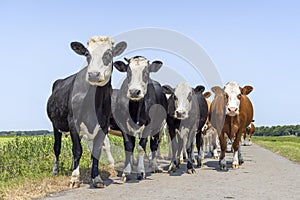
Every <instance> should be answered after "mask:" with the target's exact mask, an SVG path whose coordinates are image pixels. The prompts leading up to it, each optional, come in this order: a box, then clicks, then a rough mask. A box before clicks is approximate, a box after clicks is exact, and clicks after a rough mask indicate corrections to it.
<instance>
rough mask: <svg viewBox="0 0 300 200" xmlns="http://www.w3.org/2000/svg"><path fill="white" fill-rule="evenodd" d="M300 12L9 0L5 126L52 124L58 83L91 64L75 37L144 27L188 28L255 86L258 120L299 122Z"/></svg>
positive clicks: (284, 5)
mask: <svg viewBox="0 0 300 200" xmlns="http://www.w3.org/2000/svg"><path fill="white" fill-rule="evenodd" d="M299 19H300V3H299V2H297V1H263V2H262V1H248V2H245V1H243V2H241V1H230V0H229V1H226V2H225V1H209V2H208V1H189V2H184V3H183V2H182V1H181V3H175V2H174V1H155V0H154V1H145V2H143V1H120V2H118V1H107V2H99V1H65V2H62V1H47V2H46V1H13V0H11V1H6V0H4V1H1V2H0V24H1V37H0V44H1V48H0V57H1V63H0V91H1V98H0V110H1V115H0V130H36V129H49V130H51V129H52V128H51V123H50V121H49V120H48V118H47V115H46V102H47V98H48V97H49V95H50V93H51V87H52V83H53V81H55V80H56V79H58V78H62V77H66V76H68V75H70V74H72V73H74V72H76V71H78V69H79V68H80V67H82V65H83V63H84V59H83V58H82V57H79V56H77V55H76V54H75V53H74V52H73V51H72V50H71V49H70V47H69V44H70V42H71V41H75V40H77V41H81V42H83V43H86V41H87V39H88V38H89V37H91V36H94V35H108V36H114V35H118V34H120V33H122V32H124V31H130V30H133V29H139V28H144V27H156V28H162V29H169V30H174V31H177V32H179V33H181V34H183V35H186V36H187V37H189V38H191V39H193V40H194V41H196V42H197V43H198V44H199V45H200V46H201V47H202V48H203V49H205V51H206V53H207V54H208V56H209V57H210V58H211V59H212V60H213V62H214V64H215V66H216V68H217V70H218V71H219V73H220V75H221V78H222V81H223V83H224V84H225V83H226V82H228V81H236V82H238V83H239V84H240V85H241V86H243V85H246V84H247V85H252V86H253V87H254V90H253V92H252V93H251V94H250V95H249V96H250V98H251V100H252V101H253V104H254V108H255V121H256V124H257V125H283V124H299V122H300V115H299V111H300V109H299V99H300V94H299V92H298V88H299V86H300V79H299V74H300V73H299V72H300V26H299ZM136 53H137V54H142V55H144V56H145V57H148V58H149V59H151V60H154V59H159V60H162V61H163V62H164V64H165V65H166V66H168V67H170V68H172V69H174V70H175V71H176V72H177V73H186V72H189V70H190V69H191V68H190V67H189V66H188V63H186V62H184V61H182V60H181V59H180V58H178V57H175V56H174V55H170V54H168V53H165V52H160V51H155V50H152V51H150V50H145V51H141V52H136ZM115 72H116V70H115V71H114V73H115ZM192 73H193V72H192V71H191V74H192ZM115 74H116V76H122V75H120V74H119V75H118V73H115ZM113 78H114V77H113ZM203 83H204V80H200V79H199V82H197V81H195V80H191V85H196V84H203Z"/></svg>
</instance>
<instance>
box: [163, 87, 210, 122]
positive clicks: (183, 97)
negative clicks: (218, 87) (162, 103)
mask: <svg viewBox="0 0 300 200" xmlns="http://www.w3.org/2000/svg"><path fill="white" fill-rule="evenodd" d="M163 91H164V93H166V94H171V96H170V98H172V99H174V117H175V118H177V119H181V120H183V119H186V118H188V117H189V112H190V111H191V109H192V99H193V97H194V95H195V93H196V92H201V93H202V92H203V91H204V87H203V86H198V87H196V88H195V89H193V88H192V87H191V86H190V85H189V84H188V83H185V82H181V83H179V84H178V85H177V86H176V88H175V89H173V88H171V87H170V86H168V85H164V86H163ZM172 114H173V113H172Z"/></svg>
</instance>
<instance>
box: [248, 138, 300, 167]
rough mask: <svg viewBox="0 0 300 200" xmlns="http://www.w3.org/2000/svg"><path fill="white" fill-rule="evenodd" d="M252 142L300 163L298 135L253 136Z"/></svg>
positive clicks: (299, 140)
mask: <svg viewBox="0 0 300 200" xmlns="http://www.w3.org/2000/svg"><path fill="white" fill-rule="evenodd" d="M253 142H254V143H256V144H258V145H260V146H262V147H264V148H267V149H270V150H271V151H273V152H275V153H278V154H279V155H282V156H284V157H286V158H288V159H289V160H292V161H294V162H298V163H300V137H296V136H264V137H253Z"/></svg>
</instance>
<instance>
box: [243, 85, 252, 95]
mask: <svg viewBox="0 0 300 200" xmlns="http://www.w3.org/2000/svg"><path fill="white" fill-rule="evenodd" d="M252 90H253V87H252V86H249V85H246V86H244V87H243V88H241V93H242V94H243V95H248V94H250V92H252Z"/></svg>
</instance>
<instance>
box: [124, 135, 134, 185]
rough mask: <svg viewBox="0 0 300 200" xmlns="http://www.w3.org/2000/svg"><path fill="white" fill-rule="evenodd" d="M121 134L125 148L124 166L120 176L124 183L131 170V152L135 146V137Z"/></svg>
mask: <svg viewBox="0 0 300 200" xmlns="http://www.w3.org/2000/svg"><path fill="white" fill-rule="evenodd" d="M125 134H126V133H123V140H124V148H125V166H124V170H123V174H122V181H123V182H126V179H127V177H126V176H128V175H129V174H131V170H132V167H131V165H132V160H133V150H134V146H135V137H134V136H131V135H125Z"/></svg>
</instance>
